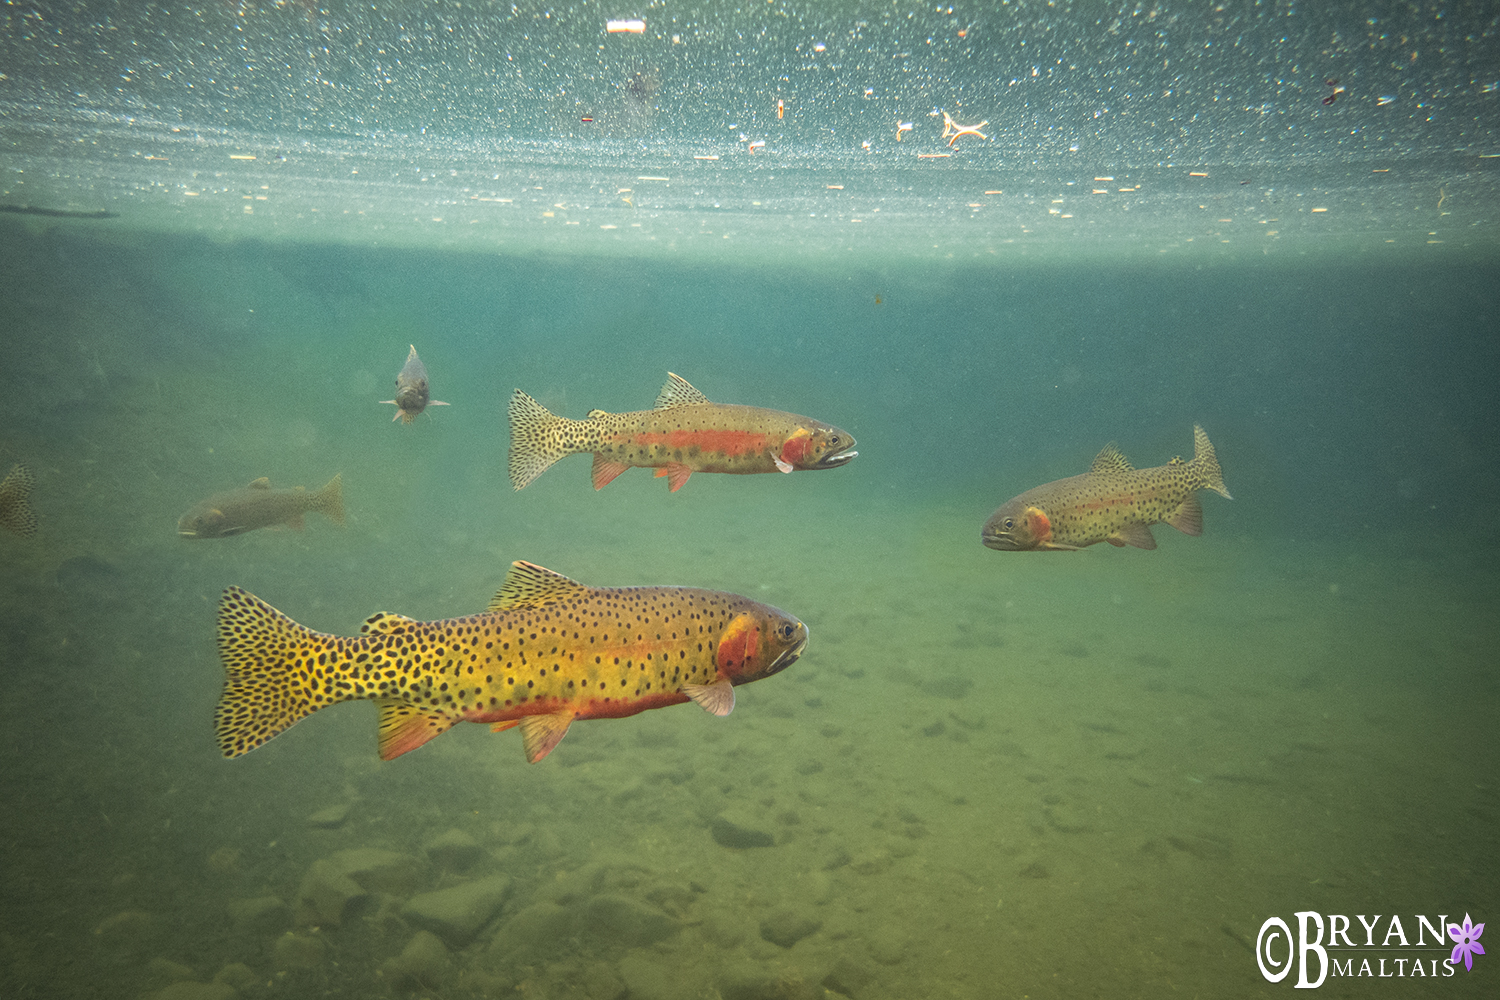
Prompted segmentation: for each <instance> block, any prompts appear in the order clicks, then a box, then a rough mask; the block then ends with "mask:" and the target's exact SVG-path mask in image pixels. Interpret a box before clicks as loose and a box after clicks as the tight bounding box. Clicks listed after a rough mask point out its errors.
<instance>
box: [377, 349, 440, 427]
mask: <svg viewBox="0 0 1500 1000" xmlns="http://www.w3.org/2000/svg"><path fill="white" fill-rule="evenodd" d="M380 402H381V403H390V404H392V405H394V406H395V407H396V415H395V416H394V417H392V418H391V420H392V421H393V422H394V421H397V420H399V421H401V422H402V423H403V424H409V423H411V422H412V421H413V420H415V419H417V414H419V413H421V412H422V411H423V410H425V409H427V408H428V407H429V406H447V405H448V404H447V403H444V402H443V401H442V400H439V399H432V398H431V397H430V396H429V395H428V389H427V366H426V365H424V364H422V359H421V358H419V357H417V345H416V344H412V345H411V353H410V354H408V355H407V356H406V364H404V365H402V366H401V371H400V372H399V373H398V374H397V375H396V398H395V399H382V400H381V401H380Z"/></svg>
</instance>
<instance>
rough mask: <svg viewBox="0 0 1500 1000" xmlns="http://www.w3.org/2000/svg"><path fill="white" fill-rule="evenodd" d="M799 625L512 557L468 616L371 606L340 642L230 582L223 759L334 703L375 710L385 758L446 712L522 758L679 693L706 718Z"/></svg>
mask: <svg viewBox="0 0 1500 1000" xmlns="http://www.w3.org/2000/svg"><path fill="white" fill-rule="evenodd" d="M806 645H807V626H805V625H803V624H802V623H801V622H800V621H798V620H797V619H795V618H793V617H792V616H791V615H789V614H786V613H785V612H783V611H779V610H777V609H776V608H773V607H770V606H769V605H766V604H759V603H757V602H755V601H752V600H750V599H749V598H746V597H740V596H739V595H737V594H726V593H723V592H721V591H717V590H694V589H691V588H688V587H586V586H584V585H583V584H581V583H578V582H576V581H573V580H570V579H568V578H567V577H565V576H562V575H561V574H559V573H554V572H552V571H551V570H548V569H543V568H542V567H540V566H535V565H532V564H531V563H527V562H515V563H512V564H511V568H510V572H509V573H508V574H507V575H506V577H505V583H504V584H503V585H502V586H501V587H500V592H499V593H497V594H496V595H495V599H494V600H493V601H491V602H490V606H489V608H488V609H486V610H485V611H484V612H483V613H482V614H477V615H470V616H469V617H467V618H448V619H444V620H442V621H436V622H419V621H415V620H413V619H411V618H405V617H402V616H401V615H393V614H387V613H385V612H382V613H380V614H377V615H375V616H374V617H372V618H369V619H368V620H366V621H365V623H364V626H363V627H362V628H361V629H360V634H359V636H357V637H353V638H344V637H342V636H335V635H324V634H322V633H320V632H314V631H312V630H311V629H307V628H304V627H302V626H301V625H298V624H297V623H296V622H294V621H292V620H291V619H290V618H288V617H286V616H285V615H283V614H281V612H279V611H277V610H276V609H275V608H273V607H271V606H270V605H269V604H266V603H265V602H264V601H262V600H260V599H259V598H257V597H255V596H254V595H252V594H249V593H247V592H245V591H243V590H241V589H239V588H238V587H231V588H229V589H228V590H226V591H225V592H224V597H223V599H222V600H221V601H220V602H219V656H220V658H221V659H222V660H223V662H224V673H225V680H224V694H223V696H222V697H221V698H220V699H219V706H218V708H217V710H215V712H214V728H215V730H216V732H217V734H218V741H219V749H220V750H221V751H222V752H223V754H224V756H225V757H238V756H240V755H241V754H244V753H249V752H250V751H251V750H254V749H255V748H256V747H258V746H260V745H261V744H262V743H265V742H266V741H267V740H269V739H271V738H272V737H273V736H275V735H277V734H278V733H280V732H282V731H283V730H285V729H287V728H288V727H289V726H291V725H293V724H294V723H296V722H298V721H299V720H301V719H304V718H306V717H307V716H309V715H311V714H312V713H313V712H316V711H317V710H318V709H320V708H324V707H326V706H328V705H332V704H334V703H336V702H340V701H350V700H359V699H364V700H370V701H374V702H375V704H376V705H377V706H379V708H380V728H379V733H380V756H381V759H382V760H390V759H392V758H393V757H399V756H400V755H401V754H404V753H406V752H407V751H409V750H415V749H416V748H417V747H419V746H421V745H422V744H423V743H426V742H427V741H428V740H430V739H432V738H433V737H434V736H437V735H439V734H441V733H443V732H446V731H447V730H448V729H449V728H451V727H452V726H453V725H454V724H455V723H458V722H483V723H490V724H491V726H492V728H493V729H494V731H495V732H500V731H501V730H505V729H509V728H511V727H512V726H517V725H519V726H520V727H521V738H522V743H523V746H524V748H525V750H526V759H527V760H528V761H530V762H531V763H533V764H535V763H536V762H537V761H539V760H541V759H542V758H543V757H545V756H547V754H549V753H550V752H551V751H552V748H553V747H555V746H557V744H558V741H559V740H561V739H562V738H563V736H564V734H566V733H567V731H568V726H569V725H571V724H572V722H573V720H574V719H618V718H624V717H625V716H628V715H635V714H636V713H638V712H644V711H645V710H646V709H649V708H662V707H663V706H666V705H677V704H680V703H682V702H685V701H687V700H688V699H692V700H693V701H695V702H697V703H698V704H699V705H701V706H702V707H703V708H704V709H706V710H707V711H709V712H712V713H713V714H714V715H728V714H729V713H730V711H731V710H732V709H733V708H734V687H733V685H736V684H748V683H750V682H751V681H755V680H760V679H761V678H762V677H770V676H771V675H772V674H774V673H777V672H779V671H781V670H784V669H786V668H787V667H789V666H791V665H792V663H793V662H795V661H796V659H797V657H799V656H800V655H802V649H803V647H804V646H806Z"/></svg>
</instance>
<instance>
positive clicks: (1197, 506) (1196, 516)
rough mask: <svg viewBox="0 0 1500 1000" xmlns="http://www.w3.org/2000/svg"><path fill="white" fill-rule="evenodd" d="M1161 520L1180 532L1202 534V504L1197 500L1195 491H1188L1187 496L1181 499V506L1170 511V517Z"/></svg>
mask: <svg viewBox="0 0 1500 1000" xmlns="http://www.w3.org/2000/svg"><path fill="white" fill-rule="evenodd" d="M1162 520H1163V521H1164V522H1165V523H1167V524H1170V525H1171V526H1172V527H1174V528H1176V529H1177V530H1178V531H1180V532H1182V533H1183V534H1184V535H1201V534H1203V504H1202V503H1200V502H1199V500H1198V495H1197V494H1196V493H1189V494H1188V498H1187V499H1186V500H1184V501H1182V506H1181V507H1178V508H1177V509H1176V510H1175V511H1173V512H1172V514H1171V516H1170V517H1165V518H1162Z"/></svg>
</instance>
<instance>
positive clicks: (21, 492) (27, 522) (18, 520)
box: [0, 462, 36, 535]
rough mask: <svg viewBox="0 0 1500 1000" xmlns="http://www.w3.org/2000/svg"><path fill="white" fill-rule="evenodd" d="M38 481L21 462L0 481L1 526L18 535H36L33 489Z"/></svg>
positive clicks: (12, 467)
mask: <svg viewBox="0 0 1500 1000" xmlns="http://www.w3.org/2000/svg"><path fill="white" fill-rule="evenodd" d="M35 483H36V480H35V479H33V478H32V477H31V470H30V469H28V468H26V466H24V465H22V464H21V463H20V462H17V463H16V464H15V465H13V466H11V467H10V471H9V472H7V473H6V474H5V479H4V480H3V481H0V525H3V526H4V527H5V528H6V530H8V531H14V532H15V533H16V534H18V535H34V534H36V515H35V514H33V513H32V512H31V502H30V497H31V487H32V486H33V485H34V484H35Z"/></svg>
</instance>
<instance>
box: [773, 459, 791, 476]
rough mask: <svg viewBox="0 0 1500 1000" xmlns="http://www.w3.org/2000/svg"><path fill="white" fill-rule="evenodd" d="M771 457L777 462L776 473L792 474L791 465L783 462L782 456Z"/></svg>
mask: <svg viewBox="0 0 1500 1000" xmlns="http://www.w3.org/2000/svg"><path fill="white" fill-rule="evenodd" d="M771 457H772V458H773V459H775V461H776V471H777V472H791V471H792V467H791V465H789V464H788V463H786V462H783V461H782V460H781V456H780V455H772V456H771Z"/></svg>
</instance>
